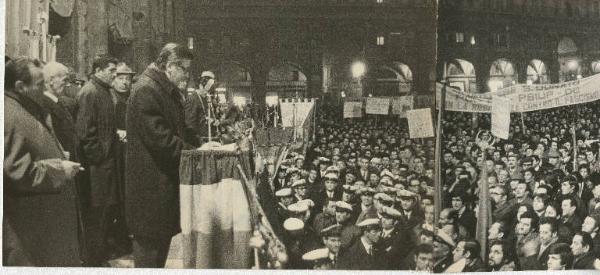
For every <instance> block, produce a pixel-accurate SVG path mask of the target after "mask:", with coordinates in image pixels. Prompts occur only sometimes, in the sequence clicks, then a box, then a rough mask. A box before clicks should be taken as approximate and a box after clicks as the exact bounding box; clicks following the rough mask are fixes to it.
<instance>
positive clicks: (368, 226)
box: [339, 219, 387, 270]
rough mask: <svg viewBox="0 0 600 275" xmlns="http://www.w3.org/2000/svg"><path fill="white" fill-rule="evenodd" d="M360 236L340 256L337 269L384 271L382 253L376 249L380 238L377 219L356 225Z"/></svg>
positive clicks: (385, 264)
mask: <svg viewBox="0 0 600 275" xmlns="http://www.w3.org/2000/svg"><path fill="white" fill-rule="evenodd" d="M358 227H360V229H361V230H362V236H361V237H360V239H358V240H356V241H355V242H354V244H352V246H350V247H349V248H348V250H347V251H343V252H342V254H341V255H340V260H339V268H340V269H343V270H377V269H386V268H387V263H386V261H385V259H386V258H385V256H384V254H383V251H381V250H380V249H379V248H378V247H377V243H378V242H379V240H380V238H381V225H380V222H379V219H366V220H364V221H362V222H361V223H360V224H358Z"/></svg>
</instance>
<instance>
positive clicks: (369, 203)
mask: <svg viewBox="0 0 600 275" xmlns="http://www.w3.org/2000/svg"><path fill="white" fill-rule="evenodd" d="M358 194H359V195H360V201H361V203H360V206H359V207H360V214H359V215H358V217H357V218H356V223H357V224H358V223H360V222H362V221H364V220H366V219H370V218H377V209H376V208H375V201H374V195H375V189H373V188H371V187H365V188H362V189H360V190H358Z"/></svg>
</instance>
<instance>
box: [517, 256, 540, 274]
mask: <svg viewBox="0 0 600 275" xmlns="http://www.w3.org/2000/svg"><path fill="white" fill-rule="evenodd" d="M519 270H543V267H542V265H541V264H540V262H539V261H538V259H537V255H532V256H528V257H521V258H519Z"/></svg>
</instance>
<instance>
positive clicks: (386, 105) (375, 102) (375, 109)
mask: <svg viewBox="0 0 600 275" xmlns="http://www.w3.org/2000/svg"><path fill="white" fill-rule="evenodd" d="M389 111H390V99H389V98H385V97H367V106H366V107H365V113H367V114H374V115H387V114H388V113H389Z"/></svg>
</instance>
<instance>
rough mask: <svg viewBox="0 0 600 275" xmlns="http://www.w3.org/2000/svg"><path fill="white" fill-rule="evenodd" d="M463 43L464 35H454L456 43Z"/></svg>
mask: <svg viewBox="0 0 600 275" xmlns="http://www.w3.org/2000/svg"><path fill="white" fill-rule="evenodd" d="M464 42H465V34H464V33H462V32H457V33H456V43H464Z"/></svg>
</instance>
